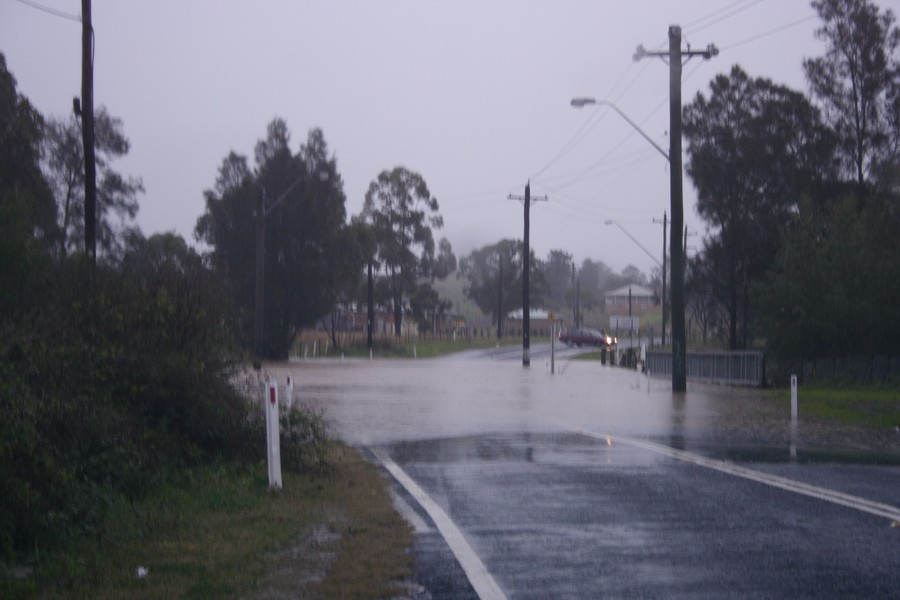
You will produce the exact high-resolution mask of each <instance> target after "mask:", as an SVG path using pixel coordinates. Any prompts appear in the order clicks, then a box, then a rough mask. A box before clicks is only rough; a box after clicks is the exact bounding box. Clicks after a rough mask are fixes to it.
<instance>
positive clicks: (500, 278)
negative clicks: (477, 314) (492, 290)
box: [497, 254, 503, 340]
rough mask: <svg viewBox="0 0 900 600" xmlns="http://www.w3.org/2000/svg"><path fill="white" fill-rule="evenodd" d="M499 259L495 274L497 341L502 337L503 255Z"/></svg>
mask: <svg viewBox="0 0 900 600" xmlns="http://www.w3.org/2000/svg"><path fill="white" fill-rule="evenodd" d="M499 258H500V271H499V273H498V274H497V339H498V340H499V339H500V337H501V336H502V335H503V255H502V254H501V255H500V256H499Z"/></svg>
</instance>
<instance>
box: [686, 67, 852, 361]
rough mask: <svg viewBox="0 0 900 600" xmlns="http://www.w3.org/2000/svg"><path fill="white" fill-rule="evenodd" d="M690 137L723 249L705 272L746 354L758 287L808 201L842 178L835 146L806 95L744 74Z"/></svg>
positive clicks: (703, 113)
mask: <svg viewBox="0 0 900 600" xmlns="http://www.w3.org/2000/svg"><path fill="white" fill-rule="evenodd" d="M684 135H685V137H686V139H687V141H688V145H687V155H688V163H687V172H688V174H689V175H690V177H691V179H692V180H693V183H694V186H695V187H696V189H697V211H698V213H699V214H700V216H701V217H702V218H703V219H704V220H705V221H706V223H707V225H708V226H709V228H710V230H711V239H710V243H711V244H712V245H713V246H715V251H714V252H709V253H706V254H705V260H709V261H712V262H711V264H710V265H709V269H704V270H703V272H707V273H712V274H714V275H715V278H716V280H717V282H719V285H716V286H711V287H712V288H713V289H715V290H717V297H716V299H717V300H718V301H719V302H720V303H721V304H722V306H723V307H724V308H725V312H726V314H727V315H728V322H729V323H728V324H729V336H728V339H729V343H728V345H729V347H730V348H731V349H738V348H739V347H742V346H744V345H746V341H747V340H749V339H750V337H751V336H750V334H749V332H748V330H747V328H748V327H749V326H750V325H751V324H752V320H753V306H752V301H751V295H750V293H749V291H750V286H751V285H752V283H753V282H755V281H760V280H762V279H763V278H764V277H765V275H766V273H767V271H768V270H769V268H770V267H771V265H772V264H773V262H774V259H775V255H776V253H777V251H778V247H779V243H780V241H781V238H782V233H783V231H784V227H785V226H786V225H787V224H789V223H790V222H791V221H792V219H793V217H794V216H795V215H796V213H797V211H798V206H799V202H800V200H801V198H802V197H804V195H809V194H816V193H818V192H820V191H821V190H822V189H823V188H824V186H825V182H827V181H828V180H830V179H831V178H832V176H833V166H834V152H833V141H832V136H831V135H830V132H829V131H828V130H827V128H826V127H825V126H824V124H823V123H822V120H821V117H820V114H819V111H818V110H817V109H816V108H815V107H813V106H812V105H811V104H810V102H809V101H808V100H807V99H806V97H805V96H803V94H801V93H799V92H796V91H793V90H791V89H789V88H787V87H784V86H781V85H777V84H775V83H773V82H772V81H771V80H768V79H763V78H757V79H752V78H751V77H750V76H748V75H747V74H746V73H745V72H744V71H743V70H742V69H741V68H740V67H738V66H734V67H732V69H731V72H730V74H729V75H719V76H717V77H716V78H715V79H714V80H713V81H712V83H711V84H710V93H709V97H706V96H704V95H703V94H702V93H698V94H697V96H696V98H695V99H694V101H693V102H692V103H691V104H690V105H688V106H686V107H685V109H684ZM739 325H742V326H743V328H744V331H743V332H740V333H739V331H738V328H739Z"/></svg>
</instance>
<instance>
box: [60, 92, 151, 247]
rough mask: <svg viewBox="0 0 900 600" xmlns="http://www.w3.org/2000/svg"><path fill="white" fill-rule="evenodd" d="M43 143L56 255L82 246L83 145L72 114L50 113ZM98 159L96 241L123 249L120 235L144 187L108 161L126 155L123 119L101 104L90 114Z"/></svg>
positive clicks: (137, 179) (99, 244) (132, 214)
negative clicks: (57, 232)
mask: <svg viewBox="0 0 900 600" xmlns="http://www.w3.org/2000/svg"><path fill="white" fill-rule="evenodd" d="M46 132H47V135H46V138H45V143H44V155H45V165H44V170H45V172H46V175H47V180H48V181H49V182H50V185H51V188H52V189H53V195H54V196H55V198H56V204H57V207H58V214H59V219H60V220H59V229H60V231H61V236H60V240H59V253H60V256H65V255H66V254H67V253H68V252H72V251H74V250H77V249H79V248H83V247H84V147H83V146H82V143H81V129H80V126H79V124H78V122H77V121H76V120H75V118H74V117H72V118H69V119H62V118H51V119H50V120H49V121H48V123H47V130H46ZM94 141H95V145H96V162H97V174H98V176H99V177H98V179H99V182H98V185H97V213H96V217H97V244H98V246H99V248H100V250H101V251H102V252H104V253H106V254H107V255H111V254H116V253H118V252H121V250H122V238H123V235H124V233H125V232H126V231H127V230H128V228H129V225H128V223H129V222H130V221H133V220H134V217H135V215H137V212H138V201H137V195H138V194H139V193H140V192H143V191H144V186H143V183H142V182H141V180H140V178H135V177H123V176H122V175H121V174H120V173H118V172H117V171H116V170H114V169H113V167H112V163H113V162H114V161H115V160H116V159H119V158H122V157H124V156H126V155H127V154H128V151H129V149H130V143H129V141H128V138H127V137H125V133H124V131H123V123H122V120H121V119H119V118H117V117H113V116H112V115H110V114H109V112H108V111H107V110H106V108H105V107H103V106H101V107H100V108H99V109H98V110H97V111H95V114H94Z"/></svg>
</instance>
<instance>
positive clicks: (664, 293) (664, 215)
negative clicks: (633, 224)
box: [653, 211, 669, 346]
mask: <svg viewBox="0 0 900 600" xmlns="http://www.w3.org/2000/svg"><path fill="white" fill-rule="evenodd" d="M653 222H654V223H662V226H663V264H662V284H663V286H662V345H663V346H665V345H666V254H667V251H666V230H667V229H668V228H669V227H668V221H667V215H666V213H665V211H663V220H662V221H660V220H659V219H653Z"/></svg>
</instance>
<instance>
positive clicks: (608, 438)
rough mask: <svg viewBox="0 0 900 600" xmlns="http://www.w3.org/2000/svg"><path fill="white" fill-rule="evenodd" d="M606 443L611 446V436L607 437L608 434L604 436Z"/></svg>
mask: <svg viewBox="0 0 900 600" xmlns="http://www.w3.org/2000/svg"><path fill="white" fill-rule="evenodd" d="M606 445H607V446H612V438H611V437H609V436H606Z"/></svg>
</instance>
